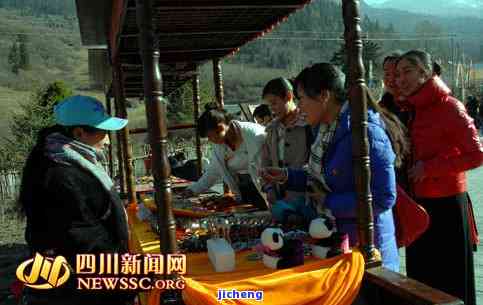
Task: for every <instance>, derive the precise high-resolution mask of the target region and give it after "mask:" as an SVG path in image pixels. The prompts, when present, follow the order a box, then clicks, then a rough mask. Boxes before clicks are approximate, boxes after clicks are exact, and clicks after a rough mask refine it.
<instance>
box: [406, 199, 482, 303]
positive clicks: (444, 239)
mask: <svg viewBox="0 0 483 305" xmlns="http://www.w3.org/2000/svg"><path fill="white" fill-rule="evenodd" d="M416 201H417V202H418V203H419V204H420V205H422V206H423V207H424V208H425V209H426V211H427V212H428V214H429V217H430V225H429V228H428V230H427V231H426V232H425V233H424V234H423V235H421V237H420V238H419V239H418V240H416V241H415V242H414V243H413V244H411V245H410V246H409V247H407V249H406V271H407V275H408V277H410V278H413V279H415V280H418V281H420V282H422V283H424V284H426V285H429V286H431V287H433V288H436V289H439V290H441V291H444V292H446V293H448V294H451V295H453V296H456V297H458V298H460V299H462V300H463V301H464V302H465V304H466V305H474V304H476V296H475V274H474V265H473V249H472V248H473V247H472V245H471V236H470V229H469V225H468V209H467V208H468V195H467V193H466V192H465V193H462V194H457V195H454V196H451V197H444V198H430V199H429V198H419V199H417V200H416Z"/></svg>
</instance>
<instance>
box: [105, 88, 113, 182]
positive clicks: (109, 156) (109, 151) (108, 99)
mask: <svg viewBox="0 0 483 305" xmlns="http://www.w3.org/2000/svg"><path fill="white" fill-rule="evenodd" d="M108 91H109V89H106V108H107V114H108V115H110V116H112V107H111V96H110V94H109V92H108ZM107 136H108V137H109V146H108V149H107V161H108V164H109V176H111V178H113V177H114V164H113V161H114V160H113V156H112V141H113V139H112V132H111V131H109V132H108V133H107Z"/></svg>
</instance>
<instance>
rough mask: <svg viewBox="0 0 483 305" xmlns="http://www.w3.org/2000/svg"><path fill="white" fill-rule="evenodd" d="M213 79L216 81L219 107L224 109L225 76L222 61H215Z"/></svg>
mask: <svg viewBox="0 0 483 305" xmlns="http://www.w3.org/2000/svg"><path fill="white" fill-rule="evenodd" d="M213 79H214V81H215V96H216V102H217V103H218V107H219V108H220V109H223V107H224V106H225V101H224V94H223V75H222V72H221V63H220V59H219V58H216V59H213Z"/></svg>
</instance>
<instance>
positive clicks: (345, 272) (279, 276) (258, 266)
mask: <svg viewBox="0 0 483 305" xmlns="http://www.w3.org/2000/svg"><path fill="white" fill-rule="evenodd" d="M130 216H131V215H130ZM130 225H131V232H132V237H133V239H132V242H131V247H132V250H133V252H137V253H144V254H147V253H159V241H158V239H157V238H158V237H157V235H156V234H155V233H154V232H152V230H151V228H150V226H149V224H147V223H143V222H140V221H139V220H137V218H136V217H130ZM250 253H252V252H251V251H243V252H238V253H236V267H235V271H233V272H226V273H217V272H215V271H214V269H213V267H212V266H211V263H210V261H209V259H208V256H207V254H206V253H195V254H189V255H188V256H187V274H186V275H185V280H186V288H185V289H184V290H183V300H184V301H185V303H186V304H188V305H195V304H196V305H199V304H213V305H214V304H262V303H263V304H277V305H292V304H297V305H298V304H300V305H302V304H303V305H305V304H307V305H309V304H310V305H312V304H314V305H315V304H326V305H331V304H341V305H345V304H347V305H348V304H351V303H352V302H353V300H354V298H355V297H356V296H357V293H358V291H359V288H360V285H361V282H362V276H363V274H364V259H363V257H362V255H361V254H360V253H359V252H352V253H348V254H344V255H341V256H338V257H334V258H331V259H325V260H321V259H316V258H308V259H306V260H305V263H304V265H302V266H298V267H295V268H290V269H284V270H273V269H269V268H267V267H265V266H264V265H263V263H262V262H261V261H248V260H247V259H246V257H247V255H248V254H250ZM218 289H225V290H227V291H232V290H233V289H236V290H238V291H256V290H259V291H263V301H257V300H254V299H251V300H248V299H246V300H227V299H225V300H223V301H222V302H219V301H218V299H217V291H218ZM158 300H159V291H155V290H153V291H151V292H150V293H149V296H147V295H143V296H142V297H141V302H142V304H149V305H157V304H159V302H158Z"/></svg>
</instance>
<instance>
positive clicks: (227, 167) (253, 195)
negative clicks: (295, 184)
mask: <svg viewBox="0 0 483 305" xmlns="http://www.w3.org/2000/svg"><path fill="white" fill-rule="evenodd" d="M197 123H198V124H197V129H198V132H199V134H200V136H201V137H202V138H205V137H207V138H208V140H209V141H210V142H212V143H214V144H215V145H214V149H213V153H212V155H211V159H210V164H209V166H208V168H207V169H206V171H205V173H204V174H203V176H202V177H201V178H200V179H199V180H198V181H197V182H195V183H193V184H192V185H191V186H189V187H188V189H187V191H186V194H187V195H190V194H199V193H202V192H204V191H207V190H208V189H209V188H211V187H212V186H213V185H215V184H216V183H217V182H219V181H220V180H221V179H223V181H224V182H225V183H226V184H227V185H228V187H229V188H230V190H231V191H232V193H233V194H234V195H235V198H236V200H237V201H239V202H246V203H251V204H253V205H255V206H256V207H258V208H260V209H266V208H267V205H266V202H265V200H264V198H263V196H262V195H261V187H260V181H259V177H258V171H259V169H260V166H261V149H262V146H263V143H264V142H265V128H264V127H263V126H261V125H258V124H255V123H250V122H240V121H236V120H232V118H231V116H230V115H229V114H227V113H226V112H225V111H224V110H219V109H217V108H215V107H213V106H210V105H207V107H206V111H205V112H204V113H203V114H202V115H201V116H200V118H199V119H198V122H197Z"/></svg>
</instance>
